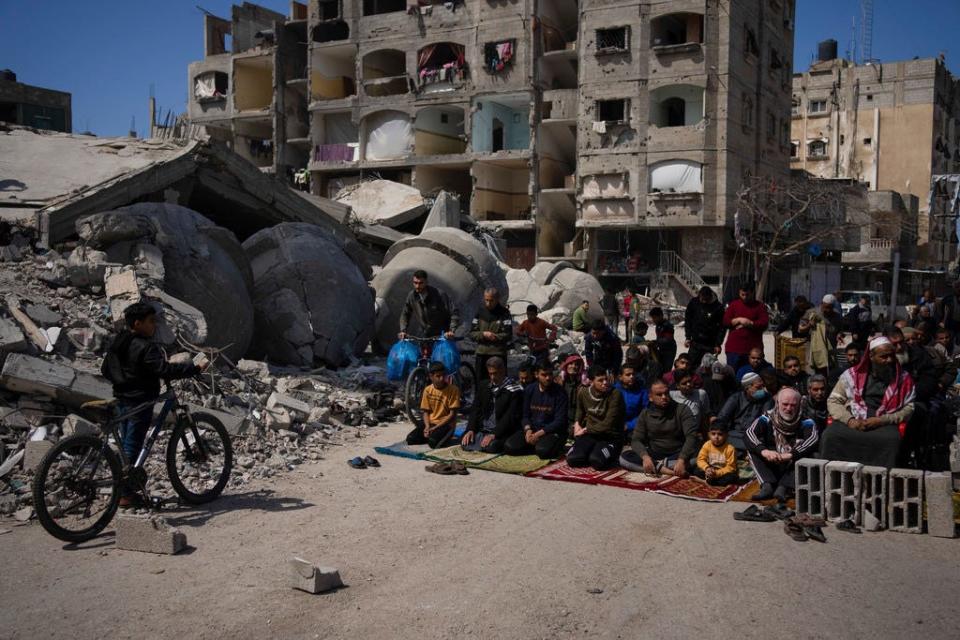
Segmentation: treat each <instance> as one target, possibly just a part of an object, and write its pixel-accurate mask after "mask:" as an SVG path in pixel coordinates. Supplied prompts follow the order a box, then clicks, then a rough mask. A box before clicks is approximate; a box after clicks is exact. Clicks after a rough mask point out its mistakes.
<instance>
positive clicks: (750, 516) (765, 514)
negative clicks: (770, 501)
mask: <svg viewBox="0 0 960 640" xmlns="http://www.w3.org/2000/svg"><path fill="white" fill-rule="evenodd" d="M793 515H794V512H793V511H791V510H790V509H789V508H788V507H787V506H786V505H784V504H776V505H771V506H768V507H764V508H763V509H761V508H760V507H759V506H758V505H755V504H752V505H750V506H749V507H747V508H746V509H745V510H744V511H739V512H737V513H734V514H733V519H734V520H740V521H743V522H774V521H776V520H786V519H787V518H790V517H791V516H793Z"/></svg>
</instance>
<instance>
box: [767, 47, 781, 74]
mask: <svg viewBox="0 0 960 640" xmlns="http://www.w3.org/2000/svg"><path fill="white" fill-rule="evenodd" d="M783 66H784V64H783V58H781V57H780V52H779V51H777V50H776V49H770V70H771V71H773V70H777V69H783Z"/></svg>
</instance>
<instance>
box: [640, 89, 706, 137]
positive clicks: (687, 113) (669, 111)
mask: <svg viewBox="0 0 960 640" xmlns="http://www.w3.org/2000/svg"><path fill="white" fill-rule="evenodd" d="M703 93H704V92H703V87H697V86H694V85H683V84H680V85H670V86H666V87H659V88H657V89H654V90H653V91H651V92H650V123H651V124H654V125H656V126H658V127H684V126H690V125H694V124H697V123H698V122H700V121H701V120H703Z"/></svg>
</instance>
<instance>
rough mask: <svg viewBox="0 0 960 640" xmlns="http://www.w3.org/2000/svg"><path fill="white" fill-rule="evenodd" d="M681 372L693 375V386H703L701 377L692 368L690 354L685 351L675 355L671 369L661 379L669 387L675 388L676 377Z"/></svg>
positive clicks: (700, 387) (698, 387)
mask: <svg viewBox="0 0 960 640" xmlns="http://www.w3.org/2000/svg"><path fill="white" fill-rule="evenodd" d="M681 373H690V374H691V375H692V376H693V386H694V387H695V388H697V389H702V388H703V378H701V377H700V374H698V373H697V372H696V371H695V370H694V369H693V365H692V364H691V362H690V355H689V354H687V353H681V354H680V355H678V356H677V359H676V360H674V361H673V369H671V370H670V371H667V372H666V373H665V374H663V381H664V382H666V383H667V386H668V387H670V388H671V389H676V388H677V377H678V376H679V375H680V374H681Z"/></svg>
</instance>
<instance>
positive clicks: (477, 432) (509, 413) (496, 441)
mask: <svg viewBox="0 0 960 640" xmlns="http://www.w3.org/2000/svg"><path fill="white" fill-rule="evenodd" d="M487 374H488V375H489V379H488V380H483V381H482V382H480V386H479V389H478V391H477V400H476V402H474V404H473V411H471V412H470V423H469V424H468V425H467V432H466V433H464V434H463V438H461V440H460V444H461V445H462V446H463V448H464V449H466V450H468V451H483V452H484V453H502V452H503V445H504V443H505V442H506V441H507V438H509V437H510V436H512V435H513V434H514V433H516V432H517V431H519V430H520V419H521V418H522V416H523V387H521V386H520V385H519V384H518V383H517V381H516V380H514V379H513V378H508V377H507V365H506V363H504V361H503V359H502V358H501V357H500V356H493V357H491V358H490V359H489V360H487Z"/></svg>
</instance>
